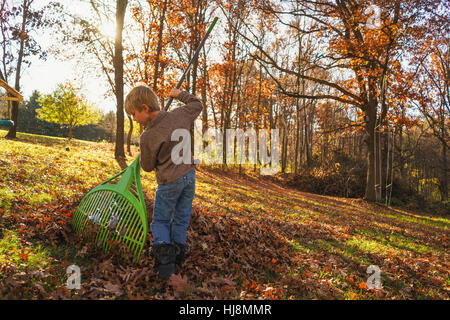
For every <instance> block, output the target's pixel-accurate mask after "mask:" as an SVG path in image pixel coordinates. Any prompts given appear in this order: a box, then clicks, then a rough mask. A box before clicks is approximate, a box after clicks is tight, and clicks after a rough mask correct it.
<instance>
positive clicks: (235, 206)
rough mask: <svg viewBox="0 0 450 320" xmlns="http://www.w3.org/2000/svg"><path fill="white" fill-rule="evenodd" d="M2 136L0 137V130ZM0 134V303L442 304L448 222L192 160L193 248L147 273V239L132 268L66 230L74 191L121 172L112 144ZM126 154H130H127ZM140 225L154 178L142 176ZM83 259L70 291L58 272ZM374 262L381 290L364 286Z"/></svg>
mask: <svg viewBox="0 0 450 320" xmlns="http://www.w3.org/2000/svg"><path fill="white" fill-rule="evenodd" d="M0 136H2V134H1V132H0ZM18 137H19V138H18V139H17V140H14V141H10V140H5V139H3V138H0V228H1V229H0V230H1V233H0V298H3V299H8V298H40V299H51V298H54V299H71V298H72V299H98V298H105V299H116V298H119V299H136V298H137V299H139V298H144V299H170V298H184V299H229V298H231V299H255V298H264V299H448V298H449V290H450V278H449V270H450V261H449V255H448V249H449V241H448V238H449V237H450V232H449V226H450V219H448V217H440V216H430V215H425V214H420V213H417V212H412V211H405V210H400V209H395V208H386V207H384V206H380V205H377V204H370V203H367V202H365V201H363V200H361V199H345V198H338V197H327V196H319V195H315V194H310V193H306V192H300V191H297V190H293V189H289V188H284V187H282V186H280V185H277V184H275V183H273V182H270V181H267V180H264V179H260V178H258V177H246V178H243V177H239V176H237V175H234V174H227V173H223V172H220V171H218V170H213V169H210V168H207V167H203V166H199V168H198V171H197V182H196V190H197V193H196V198H195V199H194V204H193V213H192V218H191V226H190V228H189V231H188V243H189V245H190V247H191V248H190V252H189V255H188V257H187V259H186V262H185V264H184V266H183V267H182V268H181V269H180V270H178V275H177V276H176V277H174V278H173V279H172V280H171V281H169V283H167V282H164V281H160V280H157V279H156V276H155V274H154V272H153V270H152V266H153V258H152V257H151V256H150V254H149V248H150V244H151V234H150V233H149V235H148V238H147V246H146V249H145V250H144V252H143V257H142V259H141V261H140V262H139V264H138V265H133V264H127V263H126V262H125V261H123V260H121V259H120V258H119V257H117V256H116V255H114V254H110V255H104V254H103V253H102V252H100V251H98V250H97V249H96V248H95V246H94V244H92V243H84V242H82V241H81V239H79V238H78V236H77V235H75V234H74V233H73V231H72V229H71V224H70V223H71V217H72V215H73V213H74V211H75V210H76V208H77V205H78V203H79V201H80V200H81V199H82V198H83V196H84V195H85V194H86V193H87V192H88V191H89V190H90V189H92V188H93V187H94V186H95V185H97V184H98V183H100V182H102V181H104V180H105V179H107V178H108V177H111V176H112V175H113V174H115V173H117V172H119V171H120V168H119V166H118V165H117V163H116V162H115V161H114V159H113V146H112V145H110V144H99V143H91V142H81V141H73V142H71V143H70V144H68V143H67V141H66V140H63V139H57V138H50V137H43V136H34V135H26V134H19V136H18ZM133 152H134V156H133V157H132V158H130V159H129V162H130V161H131V160H132V159H133V158H134V157H135V156H136V155H137V152H138V151H137V150H135V149H134V150H133ZM141 180H142V184H143V188H144V190H145V192H146V194H147V200H146V201H147V211H148V215H149V220H151V214H152V203H153V202H152V201H153V197H154V191H155V190H156V182H155V179H154V174H153V173H150V174H149V173H144V172H142V174H141ZM71 264H76V265H78V266H80V269H81V271H82V285H81V289H79V290H72V291H70V290H68V289H67V288H66V280H67V275H66V268H67V266H69V265H71ZM370 265H375V266H377V267H378V268H379V269H378V270H379V271H380V276H381V286H382V288H381V289H378V290H374V289H370V288H368V287H367V280H368V278H369V276H370V274H368V273H367V268H368V267H369V266H370Z"/></svg>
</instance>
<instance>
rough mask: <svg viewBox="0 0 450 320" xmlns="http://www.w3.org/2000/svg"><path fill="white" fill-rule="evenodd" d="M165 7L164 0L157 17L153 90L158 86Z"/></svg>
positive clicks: (165, 2)
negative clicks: (157, 28)
mask: <svg viewBox="0 0 450 320" xmlns="http://www.w3.org/2000/svg"><path fill="white" fill-rule="evenodd" d="M166 9H167V0H165V1H164V4H163V9H162V12H161V16H160V19H159V31H158V46H157V47H156V59H155V66H154V74H153V90H154V91H156V88H157V87H158V77H159V74H158V71H159V70H158V69H159V56H160V55H161V51H162V36H163V31H164V21H165V20H166Z"/></svg>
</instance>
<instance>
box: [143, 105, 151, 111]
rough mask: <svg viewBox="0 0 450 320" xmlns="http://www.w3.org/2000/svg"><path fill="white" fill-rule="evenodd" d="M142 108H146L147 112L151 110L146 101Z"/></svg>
mask: <svg viewBox="0 0 450 320" xmlns="http://www.w3.org/2000/svg"><path fill="white" fill-rule="evenodd" d="M142 110H144V111H145V112H150V108H149V107H148V105H146V104H145V103H143V104H142Z"/></svg>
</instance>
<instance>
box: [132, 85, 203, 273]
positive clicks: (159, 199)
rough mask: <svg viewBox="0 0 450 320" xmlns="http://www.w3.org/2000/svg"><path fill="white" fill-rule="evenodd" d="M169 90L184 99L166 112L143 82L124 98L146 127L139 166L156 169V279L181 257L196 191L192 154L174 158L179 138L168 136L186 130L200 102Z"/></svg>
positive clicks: (153, 222) (147, 169)
mask: <svg viewBox="0 0 450 320" xmlns="http://www.w3.org/2000/svg"><path fill="white" fill-rule="evenodd" d="M169 96H170V97H172V98H174V99H178V100H180V101H181V102H183V103H185V105H184V106H182V107H180V108H177V109H175V110H173V111H171V112H166V111H164V110H160V107H159V103H158V98H157V97H156V95H155V93H154V92H153V91H152V90H151V89H150V88H149V87H147V86H146V85H137V86H136V87H134V88H133V89H132V90H131V91H130V92H129V93H128V95H127V96H126V98H125V110H126V112H127V114H129V115H130V116H132V117H133V120H134V121H136V122H138V123H140V124H142V125H144V127H145V130H144V132H143V133H142V135H141V136H140V143H139V145H140V149H141V159H140V164H141V168H142V169H143V170H144V171H152V170H153V169H156V180H157V183H158V188H157V190H156V194H155V202H154V205H153V221H152V223H151V232H152V235H153V247H152V251H151V254H152V255H153V256H154V258H155V272H157V273H158V276H159V277H160V278H161V279H168V278H169V277H170V276H171V275H172V274H173V273H175V265H181V264H182V262H183V260H184V256H185V254H186V250H187V245H186V233H187V228H188V226H189V220H190V216H191V209H192V200H193V199H194V194H195V165H194V161H193V159H192V156H191V162H190V163H189V164H185V163H181V164H175V163H174V162H173V159H172V149H173V147H174V146H176V145H177V144H179V143H180V142H179V141H172V140H171V136H172V133H173V131H174V130H176V129H186V130H188V131H189V130H190V128H191V124H192V123H193V121H194V120H195V118H197V117H198V115H199V114H200V112H201V110H202V104H201V102H200V101H199V100H198V99H197V98H196V97H195V96H193V95H191V94H190V93H188V92H186V91H180V90H178V89H176V88H174V89H172V90H171V91H170V93H169ZM185 139H186V137H185ZM189 139H190V137H189ZM184 142H186V141H184ZM175 162H178V161H175ZM183 162H186V161H183ZM172 212H173V217H172Z"/></svg>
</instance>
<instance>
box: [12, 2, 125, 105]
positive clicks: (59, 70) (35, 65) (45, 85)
mask: <svg viewBox="0 0 450 320" xmlns="http://www.w3.org/2000/svg"><path fill="white" fill-rule="evenodd" d="M60 2H66V1H60ZM46 3H48V0H35V7H36V8H38V7H41V6H42V5H45V4H46ZM66 3H67V2H66ZM66 7H67V8H68V9H69V10H70V11H71V12H72V13H77V14H84V15H86V14H89V12H90V11H91V10H90V9H89V4H88V3H86V2H85V1H79V0H72V1H71V3H70V5H66ZM111 29H112V30H111ZM105 32H108V33H110V32H114V25H112V26H109V27H105ZM34 36H35V39H36V41H37V42H38V43H39V44H40V45H41V47H42V48H43V49H44V50H45V51H47V50H48V48H49V47H50V46H51V45H54V43H52V40H53V39H52V37H51V36H49V35H48V34H45V33H37V34H34ZM29 60H31V62H32V63H31V66H30V67H28V68H26V69H25V70H24V72H23V73H22V77H21V82H20V87H21V93H22V95H23V96H24V99H25V100H27V99H28V98H29V97H30V95H31V93H32V92H33V91H34V90H38V91H39V92H40V93H41V94H48V93H51V92H52V91H53V90H54V89H55V88H56V86H57V85H58V84H59V83H65V82H66V81H74V80H75V79H76V81H77V82H79V83H80V84H81V93H82V94H83V95H85V97H86V99H87V100H88V101H89V102H90V103H91V104H93V105H94V106H96V107H97V108H99V109H100V110H102V111H103V112H105V113H106V112H108V111H111V110H115V109H116V103H115V98H114V96H107V97H105V94H106V93H107V86H106V84H105V81H99V80H97V79H95V78H94V77H92V76H91V77H89V76H87V75H86V74H84V73H83V72H82V70H81V69H80V68H79V67H78V66H77V63H76V61H74V60H66V61H61V60H60V59H58V58H57V57H55V56H54V55H52V54H50V53H48V58H47V60H45V61H44V60H40V59H39V58H37V57H32V58H30V59H29Z"/></svg>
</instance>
